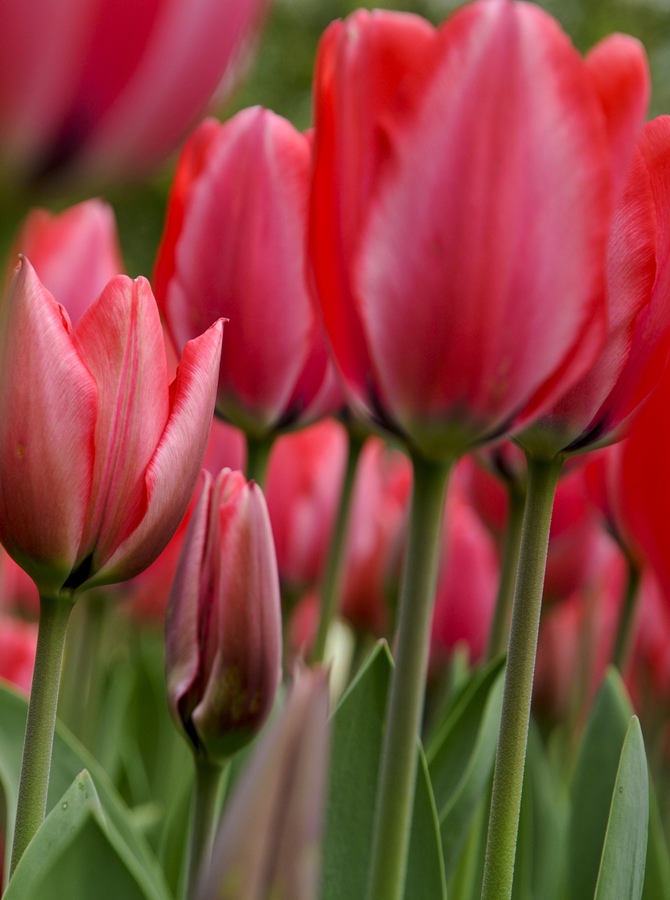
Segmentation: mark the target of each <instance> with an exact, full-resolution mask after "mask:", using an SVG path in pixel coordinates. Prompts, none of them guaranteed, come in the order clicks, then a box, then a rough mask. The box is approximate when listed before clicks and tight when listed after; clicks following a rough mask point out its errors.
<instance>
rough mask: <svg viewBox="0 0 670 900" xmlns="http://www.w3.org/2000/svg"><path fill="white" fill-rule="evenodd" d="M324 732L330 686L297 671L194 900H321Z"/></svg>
mask: <svg viewBox="0 0 670 900" xmlns="http://www.w3.org/2000/svg"><path fill="white" fill-rule="evenodd" d="M328 732H329V729H328V679H327V677H326V676H325V673H324V672H323V671H321V670H314V671H309V670H304V671H300V672H299V673H298V675H297V677H296V679H295V680H294V682H293V684H292V686H291V689H290V691H289V693H288V696H287V698H286V704H285V706H284V708H283V710H282V711H281V713H279V715H278V716H277V719H276V720H275V721H273V723H272V725H271V726H270V728H269V729H268V731H267V732H266V734H265V735H263V738H262V740H261V742H260V744H259V746H258V747H257V749H256V750H255V752H254V754H253V756H252V758H251V760H250V761H249V765H248V768H247V769H246V771H245V772H244V774H243V775H242V777H241V778H240V781H239V782H238V784H237V785H236V787H235V792H234V794H233V796H232V797H231V799H230V802H229V805H228V806H227V807H226V811H225V813H224V817H223V820H222V822H221V827H220V829H219V833H218V835H217V838H216V843H215V845H214V853H213V857H212V865H211V868H210V870H209V872H206V873H205V874H204V875H203V878H202V879H201V883H200V887H199V890H198V893H197V895H196V896H197V900H215V898H216V900H242V898H244V900H266V898H269V897H277V898H279V897H286V898H289V897H290V898H291V900H313V898H315V897H316V896H318V893H319V875H320V862H321V837H322V833H323V824H324V820H325V802H326V787H327V779H326V774H327V768H328Z"/></svg>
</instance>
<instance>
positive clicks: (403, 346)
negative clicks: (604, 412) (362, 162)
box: [355, 2, 611, 456]
mask: <svg viewBox="0 0 670 900" xmlns="http://www.w3.org/2000/svg"><path fill="white" fill-rule="evenodd" d="M440 38H441V40H442V42H443V53H442V59H441V64H440V67H439V69H438V70H437V71H436V72H435V74H434V76H433V77H432V79H431V81H430V83H429V86H428V89H427V90H424V91H423V93H422V95H421V97H419V98H417V101H416V114H415V115H414V116H413V117H411V118H408V117H407V116H400V115H397V116H392V115H391V114H390V113H389V116H388V122H387V124H386V128H387V132H388V145H389V152H388V160H387V163H386V166H385V170H384V172H383V174H382V175H381V176H380V183H379V187H378V191H377V194H376V196H375V198H374V202H373V203H372V207H371V211H370V217H369V221H368V223H367V227H366V229H365V231H364V233H363V235H362V238H361V245H360V248H359V256H358V266H357V270H356V273H355V274H356V280H357V288H358V296H359V301H358V302H359V305H360V309H361V312H362V319H363V322H364V327H365V330H366V334H367V335H368V337H369V346H370V347H372V348H374V358H373V361H372V364H373V379H374V383H376V385H377V386H378V391H379V393H380V395H381V404H382V406H383V407H386V408H389V409H390V410H392V411H393V413H394V415H395V417H396V419H397V420H398V421H399V422H400V424H401V426H403V427H404V428H405V430H406V431H407V432H408V433H410V434H412V437H413V439H414V440H415V441H416V443H417V445H418V446H419V447H420V448H421V450H422V452H423V453H425V454H426V455H428V456H431V455H435V454H440V453H443V452H444V448H445V447H446V446H449V447H450V448H451V452H461V451H462V450H463V449H465V448H466V447H467V446H469V445H470V444H471V443H472V442H473V441H475V440H481V439H482V438H486V437H487V436H488V437H492V436H493V435H494V434H496V432H497V431H499V430H502V429H505V428H509V426H510V419H514V417H516V416H517V415H518V411H519V410H520V409H523V408H524V406H526V405H529V404H532V402H533V400H534V395H541V396H542V399H543V403H544V404H545V405H547V404H549V403H550V401H551V400H552V399H553V398H554V397H555V396H556V394H557V393H558V392H559V391H561V392H563V391H565V389H566V388H568V387H569V386H570V384H571V383H573V382H574V381H575V380H576V379H577V378H578V377H579V376H580V375H581V374H583V372H584V370H585V369H586V368H587V366H588V365H589V364H590V363H591V362H592V359H593V356H594V355H595V352H596V350H597V342H595V341H591V342H590V346H589V347H588V353H582V352H577V351H576V349H575V348H576V347H577V346H578V341H579V339H580V338H582V337H583V336H584V334H586V333H589V332H590V331H591V329H592V328H594V327H596V328H597V332H598V334H599V335H600V336H601V339H602V336H603V332H604V304H603V302H602V277H603V276H602V270H603V265H602V261H603V258H604V252H605V242H606V237H607V226H608V222H609V212H610V208H611V181H610V162H609V148H608V146H607V144H606V140H605V134H604V129H603V128H602V118H601V113H600V110H599V108H598V103H597V98H596V96H595V93H593V94H591V93H590V92H589V91H588V90H585V89H584V84H585V73H584V67H583V63H582V61H581V60H580V58H579V56H578V55H577V54H576V52H575V50H574V48H573V47H572V46H571V45H570V43H569V41H568V40H567V38H566V36H565V35H564V34H563V33H562V32H561V31H560V30H559V28H558V26H557V25H556V23H555V22H554V21H553V20H552V19H551V18H550V17H548V16H547V15H546V14H544V13H542V12H541V11H540V10H539V9H537V8H535V7H533V6H531V5H526V4H511V3H508V2H492V3H485V4H484V3H482V4H473V5H471V6H468V7H464V8H463V9H462V10H461V11H459V12H458V13H456V14H455V15H454V16H453V17H452V18H451V19H450V20H449V21H448V22H447V23H445V25H444V26H443V28H442V29H441V32H440ZM483 61H485V64H484V62H483ZM438 109H439V110H440V111H441V112H440V114H439V115H436V110H438ZM548 135H551V136H552V138H551V140H549V139H548ZM419 170H420V171H421V173H422V176H421V178H420V179H417V177H416V172H417V171H419ZM559 238H560V239H559ZM412 297H413V298H416V301H415V302H409V299H408V298H412ZM388 310H393V314H392V315H389V314H388ZM385 311H386V312H385ZM594 319H595V321H596V326H594V325H593V321H594ZM410 334H411V335H412V339H411V340H408V335H410ZM559 375H560V377H559ZM548 386H550V387H551V390H548ZM535 411H536V412H537V411H538V410H537V409H536V410H535Z"/></svg>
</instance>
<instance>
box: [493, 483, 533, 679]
mask: <svg viewBox="0 0 670 900" xmlns="http://www.w3.org/2000/svg"><path fill="white" fill-rule="evenodd" d="M507 495H508V499H509V514H508V517H507V531H506V532H505V545H504V548H503V557H502V569H501V572H500V584H499V585H498V596H497V598H496V606H495V612H494V614H493V622H492V624H491V631H490V634H489V646H488V652H487V659H488V660H489V662H490V661H491V660H493V659H495V658H496V656H499V655H500V654H501V653H504V652H505V648H506V647H507V637H508V633H509V618H510V611H511V609H512V601H513V600H514V588H515V585H516V572H517V568H518V566H519V548H520V547H521V532H522V530H523V512H524V508H525V506H526V488H525V483H524V484H523V485H521V484H519V482H517V481H511V480H510V481H508V483H507Z"/></svg>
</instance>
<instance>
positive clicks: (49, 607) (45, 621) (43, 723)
mask: <svg viewBox="0 0 670 900" xmlns="http://www.w3.org/2000/svg"><path fill="white" fill-rule="evenodd" d="M71 610H72V599H71V597H70V596H69V595H67V594H61V595H60V596H56V597H40V623H39V631H38V634H37V650H36V653H35V669H34V671H33V682H32V687H31V691H30V705H29V707H28V719H27V721H26V735H25V741H24V745H23V760H22V762H21V779H20V782H19V798H18V805H17V810H16V824H15V826H14V843H13V846H12V861H11V866H10V877H11V875H12V873H13V872H14V869H15V868H16V866H17V864H18V862H19V860H20V859H21V857H22V856H23V853H24V851H25V849H26V847H27V846H28V844H29V843H30V841H31V840H32V838H33V836H34V834H35V832H36V831H37V829H38V828H39V827H40V825H41V824H42V822H43V821H44V817H45V815H46V807H47V793H48V789H49V772H50V769H51V751H52V747H53V740H54V730H55V727H56V707H57V705H58V688H59V686H60V675H61V666H62V663H63V648H64V647H65V634H66V631H67V623H68V619H69V617H70V611H71Z"/></svg>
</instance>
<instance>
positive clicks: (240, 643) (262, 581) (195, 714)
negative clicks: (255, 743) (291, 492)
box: [166, 469, 282, 761]
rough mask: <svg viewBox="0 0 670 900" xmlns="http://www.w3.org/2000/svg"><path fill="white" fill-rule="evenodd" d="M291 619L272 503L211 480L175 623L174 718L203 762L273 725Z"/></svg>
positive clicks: (178, 583)
mask: <svg viewBox="0 0 670 900" xmlns="http://www.w3.org/2000/svg"><path fill="white" fill-rule="evenodd" d="M281 646H282V643H281V609H280V597H279V577H278V575H277V562H276V558H275V551H274V544H273V541H272V530H271V527H270V520H269V517H268V512H267V507H266V505H265V500H264V498H263V493H262V491H261V489H260V488H259V487H258V485H257V484H255V483H254V482H249V483H247V481H246V480H245V478H244V476H243V475H242V473H241V472H233V471H231V470H230V469H223V470H222V471H221V472H220V473H219V475H218V476H217V478H216V479H215V480H213V479H212V477H211V476H210V475H209V473H207V472H203V475H202V486H201V491H200V496H199V499H198V503H197V506H196V508H195V511H194V513H193V516H192V518H191V521H190V523H189V529H188V533H187V535H186V538H185V541H184V546H183V548H182V553H181V557H180V561H179V565H178V567H177V574H176V576H175V580H174V584H173V587H172V592H171V595H170V601H169V605H168V614H167V655H166V673H167V689H168V701H169V705H170V710H171V712H172V716H173V718H174V719H175V722H176V723H177V725H178V726H180V727H181V728H183V730H184V732H185V734H186V736H187V738H188V739H189V740H190V742H191V744H192V747H193V751H194V753H195V755H196V757H198V758H205V759H210V760H213V761H216V760H220V759H224V758H226V757H228V756H229V755H230V754H232V753H234V752H235V751H236V750H238V749H239V748H240V747H241V746H243V745H244V744H245V743H247V741H249V740H250V739H251V738H252V737H253V735H254V734H255V733H256V732H257V731H258V730H259V728H260V727H261V726H262V725H263V723H264V722H265V720H266V718H267V716H268V714H269V712H270V709H271V708H272V704H273V703H274V699H275V695H276V692H277V687H278V686H279V681H280V678H281Z"/></svg>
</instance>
